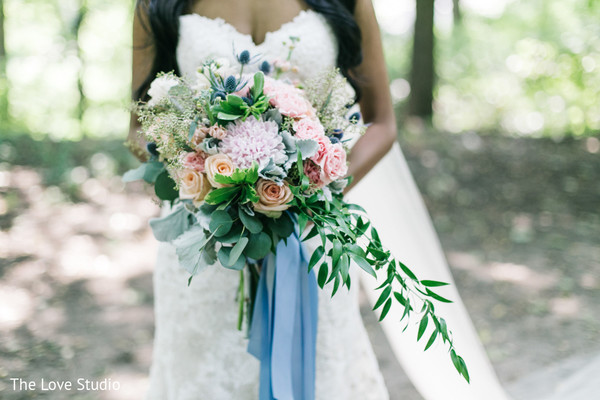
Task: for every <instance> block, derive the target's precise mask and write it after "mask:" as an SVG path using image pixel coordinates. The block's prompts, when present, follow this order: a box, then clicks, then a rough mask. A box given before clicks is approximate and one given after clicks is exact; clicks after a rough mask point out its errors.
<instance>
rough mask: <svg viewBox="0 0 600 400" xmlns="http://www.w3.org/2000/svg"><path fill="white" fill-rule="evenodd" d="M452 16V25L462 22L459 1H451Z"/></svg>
mask: <svg viewBox="0 0 600 400" xmlns="http://www.w3.org/2000/svg"><path fill="white" fill-rule="evenodd" d="M452 15H453V16H454V25H458V24H460V21H461V20H462V14H461V12H460V0H452Z"/></svg>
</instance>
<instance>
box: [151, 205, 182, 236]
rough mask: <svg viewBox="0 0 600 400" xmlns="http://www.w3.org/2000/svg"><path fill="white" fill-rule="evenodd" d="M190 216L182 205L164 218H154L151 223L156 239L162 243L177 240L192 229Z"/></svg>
mask: <svg viewBox="0 0 600 400" xmlns="http://www.w3.org/2000/svg"><path fill="white" fill-rule="evenodd" d="M189 216H190V213H189V212H188V211H187V210H186V209H185V207H184V206H183V204H182V203H180V204H179V205H177V206H176V207H175V208H174V209H173V210H171V212H170V213H168V214H167V215H165V216H164V217H161V218H152V219H151V220H150V222H149V223H150V227H151V228H152V233H153V234H154V237H155V238H156V240H158V241H160V242H170V241H171V240H174V239H176V238H177V237H178V236H179V235H181V234H183V233H184V232H185V231H186V230H188V228H189V227H190V219H189Z"/></svg>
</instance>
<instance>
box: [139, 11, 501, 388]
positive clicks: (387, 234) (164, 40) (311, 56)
mask: <svg viewBox="0 0 600 400" xmlns="http://www.w3.org/2000/svg"><path fill="white" fill-rule="evenodd" d="M133 36H134V49H133V90H134V98H136V99H140V98H141V99H144V98H147V97H146V96H147V95H146V92H147V90H148V87H149V84H150V82H151V81H152V80H153V79H154V77H155V76H156V74H157V73H158V72H160V71H172V70H174V71H175V72H176V73H177V74H179V75H182V76H192V75H193V74H194V73H195V71H196V70H197V68H198V66H199V65H200V64H201V63H202V62H203V61H204V60H207V59H210V58H213V59H217V58H221V59H222V58H225V59H229V61H230V62H231V63H235V62H236V60H235V52H241V51H242V50H248V51H249V52H250V53H251V54H252V55H253V56H257V57H260V59H261V60H266V61H269V62H270V63H273V62H275V63H277V62H279V63H280V65H283V66H284V67H285V68H284V69H287V68H291V69H292V70H293V73H294V74H296V76H297V77H299V78H301V79H306V78H310V77H312V76H314V75H316V74H318V73H320V72H322V71H325V70H327V69H330V68H332V67H335V66H337V67H338V68H339V69H340V71H341V72H342V73H343V74H344V75H345V76H346V77H347V79H348V81H349V82H350V83H351V84H352V86H353V88H354V89H355V91H356V93H357V94H358V98H359V99H360V101H359V105H360V109H361V113H362V116H363V118H364V121H365V122H366V123H368V124H369V128H368V130H367V133H366V134H365V135H364V136H363V137H361V138H360V139H359V140H358V141H357V143H356V144H355V145H354V147H353V149H352V152H351V154H350V156H349V163H350V164H349V171H350V172H349V174H351V175H353V176H354V181H353V184H356V187H355V188H354V189H352V191H351V193H350V194H349V195H350V196H351V197H352V200H353V201H354V202H357V203H359V204H361V205H363V206H364V207H365V208H367V211H368V212H369V215H370V216H371V219H372V220H373V222H374V223H375V225H376V226H377V227H378V229H379V231H380V232H381V236H382V239H383V241H384V243H386V246H387V247H388V248H390V249H391V250H392V252H393V253H394V254H396V256H397V257H399V258H400V259H402V260H404V261H405V262H406V263H407V264H408V265H410V266H411V268H413V270H414V271H415V272H417V273H418V275H419V276H420V277H422V278H424V279H436V280H445V281H448V282H452V277H451V275H450V272H449V269H448V266H447V264H446V262H445V260H444V258H443V253H442V250H441V248H440V246H439V243H438V240H437V237H436V235H435V232H434V231H433V228H432V226H431V222H430V219H429V216H428V215H427V212H426V210H425V209H424V206H423V203H422V201H421V199H420V195H419V193H418V191H417V189H416V186H415V184H414V182H413V180H412V177H411V175H410V172H409V171H408V169H407V166H406V163H405V161H404V158H403V156H402V154H401V152H400V149H399V147H398V145H397V144H394V142H395V138H396V124H395V119H394V112H393V108H392V104H391V100H390V94H389V88H388V78H387V73H386V70H385V63H384V58H383V51H382V46H381V41H380V35H379V28H378V25H377V21H376V19H375V15H374V11H373V7H372V4H371V1H370V0H305V1H301V0H197V1H194V0H140V1H138V5H137V12H136V16H135V20H134V31H133ZM291 38H298V39H299V40H296V39H293V40H292V39H291ZM290 42H293V45H294V46H295V48H294V51H293V52H292V56H291V59H290V64H291V66H292V67H290V66H285V65H284V64H285V63H281V61H282V60H285V59H286V57H287V55H288V52H289V46H290ZM259 64H260V63H255V65H254V66H253V67H254V68H255V69H257V68H258V65H259ZM248 72H250V71H248ZM290 73H292V71H290ZM138 129H139V126H138V125H137V121H136V117H135V116H132V127H131V131H130V141H132V142H133V141H139V139H138V138H137V135H136V132H137V130H138ZM142 145H143V144H141V143H140V144H139V145H138V147H137V149H136V150H134V154H136V156H138V157H139V158H140V159H143V158H144V157H145V155H144V152H143V150H142V148H143V147H142ZM390 149H391V151H390ZM376 164H377V165H376ZM369 171H370V172H369ZM365 176H366V177H365ZM363 177H365V179H362V178H363ZM359 181H360V183H358V182H359ZM390 182H391V183H390ZM163 212H168V210H167V209H165V210H163ZM306 248H307V250H308V251H309V252H310V251H311V249H314V247H313V244H312V243H310V242H309V243H306ZM354 270H355V271H354V274H358V272H357V271H356V270H358V268H354ZM237 277H238V274H237V272H236V271H231V270H228V269H225V268H222V267H220V266H218V265H213V266H207V268H204V269H203V271H202V272H201V273H200V274H199V275H198V276H197V277H196V278H195V279H194V281H193V282H192V284H191V286H189V287H187V286H186V281H187V278H188V273H187V272H186V271H184V270H183V269H182V268H179V266H178V265H177V257H176V255H175V251H174V249H173V248H172V247H171V246H170V245H168V244H161V245H160V247H159V250H158V257H157V265H156V270H155V273H154V290H155V315H156V332H155V343H154V358H153V363H152V367H151V374H150V388H149V391H148V395H147V398H148V399H159V400H187V399H207V400H221V399H223V400H225V399H227V400H228V399H236V400H244V399H257V398H258V383H259V362H258V360H256V359H255V358H253V357H252V356H251V355H250V354H249V353H247V351H246V348H247V344H248V342H247V339H246V338H245V336H244V333H243V332H239V331H237V330H236V329H235V326H236V318H237V311H236V307H237V303H236V301H235V293H236V287H237V284H238V280H237ZM354 281H355V282H358V276H355V279H354ZM364 283H365V284H366V286H367V293H374V291H373V290H371V289H372V287H373V286H374V282H370V281H368V280H366V279H365V280H364ZM357 290H358V287H357V285H353V287H352V289H351V290H349V291H345V292H344V291H341V292H340V293H338V294H336V295H335V296H334V297H333V298H332V297H331V295H330V292H328V290H327V287H326V288H325V290H323V291H321V293H320V295H319V310H318V313H319V317H318V334H317V360H316V399H322V400H325V399H327V400H330V399H333V400H335V399H339V400H351V399H357V400H359V399H360V400H367V399H373V400H383V399H388V398H389V395H388V392H387V389H386V387H385V384H384V381H383V378H382V375H381V373H380V371H379V367H378V365H377V361H376V359H375V356H374V353H373V350H372V348H371V344H370V342H369V339H368V336H367V334H366V331H365V328H364V326H363V323H362V320H361V317H360V313H359V307H358V293H357ZM445 294H446V295H447V296H450V297H451V298H453V299H454V300H455V303H454V304H452V305H450V306H447V307H441V306H440V307H439V312H440V315H443V316H444V317H445V318H446V320H447V321H448V324H449V326H450V327H451V328H452V329H453V332H454V336H455V338H454V342H455V344H456V347H457V349H458V350H459V351H460V352H461V353H462V355H463V357H464V359H465V360H466V362H467V364H468V366H469V370H470V374H471V382H472V383H471V384H470V385H468V384H467V383H466V382H464V381H463V380H462V378H461V377H460V376H459V375H458V374H457V373H456V371H455V370H454V368H453V366H452V363H451V362H450V360H449V357H448V355H447V354H446V352H445V350H444V348H443V347H442V346H438V347H437V348H436V346H434V347H433V348H432V349H430V350H428V351H427V352H426V353H424V352H423V350H422V348H423V346H422V345H421V344H416V343H415V337H416V331H415V332H413V331H412V329H413V328H412V327H410V328H409V329H408V330H407V331H406V332H404V333H402V332H401V331H402V328H403V326H401V325H400V324H399V323H398V322H397V321H398V320H399V319H400V318H399V316H398V315H394V314H391V313H390V314H389V315H388V317H387V318H386V319H385V320H384V322H383V328H384V331H385V332H386V334H387V336H388V339H389V341H390V344H391V346H392V348H393V350H394V352H395V354H396V356H397V358H398V360H399V361H400V363H401V364H402V365H403V367H404V369H405V371H406V373H407V374H408V376H409V377H410V378H411V380H412V382H413V383H414V385H415V387H416V388H417V390H418V391H419V392H420V393H421V394H422V395H423V397H424V398H426V399H427V400H437V399H440V400H441V399H450V400H454V399H456V400H458V399H461V400H483V399H485V400H496V399H507V398H508V397H507V396H506V395H505V393H504V391H503V389H502V388H501V386H500V385H499V383H498V381H497V378H496V376H495V374H494V371H493V369H492V368H491V366H490V363H489V361H488V359H487V357H486V355H485V351H484V350H483V348H482V346H481V344H480V343H479V340H478V338H477V335H476V332H475V330H474V328H473V327H472V324H471V322H470V319H469V317H468V315H467V313H466V310H465V309H464V306H463V305H462V303H461V302H460V297H459V295H458V293H457V292H456V290H455V289H452V288H450V289H448V291H447V292H446V293H445ZM371 300H375V299H371ZM280 400H288V399H280ZM295 400H300V399H295Z"/></svg>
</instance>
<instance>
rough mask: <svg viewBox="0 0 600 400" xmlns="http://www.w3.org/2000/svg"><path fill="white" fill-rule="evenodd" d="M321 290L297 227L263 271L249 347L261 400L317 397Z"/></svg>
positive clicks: (293, 399)
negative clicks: (256, 363)
mask: <svg viewBox="0 0 600 400" xmlns="http://www.w3.org/2000/svg"><path fill="white" fill-rule="evenodd" d="M317 312H318V294H317V281H316V278H315V273H314V271H310V272H308V263H307V257H306V254H305V251H304V248H303V246H302V244H301V242H300V239H299V237H298V234H297V233H296V232H295V233H294V234H293V235H292V236H290V237H289V238H288V239H287V244H286V243H284V242H283V241H280V242H279V243H278V244H277V252H276V254H275V255H273V254H271V255H269V256H268V257H267V258H266V259H265V260H264V261H263V265H262V268H261V272H260V278H259V282H258V288H257V292H256V300H255V304H254V310H253V315H252V325H251V327H250V335H249V336H250V342H249V343H248V352H249V353H250V354H252V355H253V356H255V357H256V358H258V359H259V360H260V389H259V399H260V400H313V399H314V398H315V355H316V345H317V316H318V314H317Z"/></svg>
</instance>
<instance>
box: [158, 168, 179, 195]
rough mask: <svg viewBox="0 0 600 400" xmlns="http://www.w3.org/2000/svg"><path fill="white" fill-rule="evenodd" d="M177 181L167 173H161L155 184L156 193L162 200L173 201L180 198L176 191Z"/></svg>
mask: <svg viewBox="0 0 600 400" xmlns="http://www.w3.org/2000/svg"><path fill="white" fill-rule="evenodd" d="M175 186H176V184H175V181H174V180H173V178H171V176H170V175H169V173H168V172H167V171H163V172H161V173H160V174H159V175H158V177H157V178H156V182H155V183H154V192H155V193H156V196H158V198H159V199H161V200H167V201H173V200H175V199H177V198H178V197H179V192H178V191H177V189H175Z"/></svg>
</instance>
